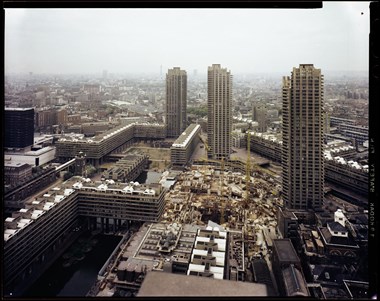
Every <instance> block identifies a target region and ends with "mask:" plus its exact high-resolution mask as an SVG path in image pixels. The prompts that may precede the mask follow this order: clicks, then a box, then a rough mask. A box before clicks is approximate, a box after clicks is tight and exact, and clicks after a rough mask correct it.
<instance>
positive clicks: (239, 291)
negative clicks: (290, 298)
mask: <svg viewBox="0 0 380 301" xmlns="http://www.w3.org/2000/svg"><path fill="white" fill-rule="evenodd" d="M270 295H272V294H271V292H269V291H268V287H267V285H265V284H259V283H251V282H250V283H247V282H240V281H230V280H218V279H212V278H205V277H199V276H191V275H189V276H186V275H179V274H171V273H164V272H155V271H151V272H148V273H147V275H146V277H145V279H144V281H143V283H142V285H141V288H140V290H139V293H138V295H137V296H138V297H154V296H178V297H191V296H198V297H199V296H208V297H211V296H224V297H227V296H229V297H235V296H254V297H258V296H265V297H266V296H270Z"/></svg>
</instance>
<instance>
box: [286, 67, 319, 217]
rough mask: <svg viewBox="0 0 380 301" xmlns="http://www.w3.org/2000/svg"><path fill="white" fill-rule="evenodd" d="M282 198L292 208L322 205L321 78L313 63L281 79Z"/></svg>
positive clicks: (294, 70) (295, 69) (294, 69)
mask: <svg viewBox="0 0 380 301" xmlns="http://www.w3.org/2000/svg"><path fill="white" fill-rule="evenodd" d="M282 95H283V110H282V116H283V131H282V136H283V137H282V142H283V144H282V167H283V185H282V186H283V199H284V203H285V206H286V207H288V208H293V209H308V208H318V207H321V206H322V204H323V189H324V160H323V147H324V140H323V139H324V135H323V130H324V124H323V75H322V74H321V70H320V69H316V68H314V66H313V65H312V64H301V65H300V66H299V68H293V72H292V75H291V77H289V76H286V77H284V78H283V87H282Z"/></svg>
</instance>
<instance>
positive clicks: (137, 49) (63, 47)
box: [5, 1, 369, 74]
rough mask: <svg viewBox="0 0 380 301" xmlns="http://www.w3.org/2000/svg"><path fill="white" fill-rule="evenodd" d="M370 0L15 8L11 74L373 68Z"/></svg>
mask: <svg viewBox="0 0 380 301" xmlns="http://www.w3.org/2000/svg"><path fill="white" fill-rule="evenodd" d="M368 36H369V2H362V1H360V2H324V3H323V8H322V9H145V8H144V9H5V72H6V74H9V73H28V72H33V73H54V74H65V73H66V74H68V73H94V72H96V73H99V72H101V70H103V69H106V70H108V71H109V72H113V73H159V72H160V68H161V66H162V70H164V71H165V70H167V69H168V68H171V67H173V66H180V67H181V68H184V69H187V70H195V69H196V70H198V72H199V73H206V68H207V66H208V65H210V64H212V63H222V64H223V65H225V66H228V68H229V69H230V70H231V71H232V72H233V73H234V74H238V73H273V72H275V73H282V74H285V73H287V72H288V70H290V69H291V68H292V67H293V66H296V65H298V64H300V63H313V64H315V65H316V66H318V67H319V68H321V69H322V70H324V72H325V73H328V72H330V71H333V72H335V71H355V72H356V71H364V72H366V71H367V70H368Z"/></svg>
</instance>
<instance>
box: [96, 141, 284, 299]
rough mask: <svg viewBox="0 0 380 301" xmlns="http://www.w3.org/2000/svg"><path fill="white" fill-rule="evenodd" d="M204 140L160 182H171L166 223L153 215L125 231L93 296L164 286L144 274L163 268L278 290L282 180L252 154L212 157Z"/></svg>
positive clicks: (260, 292) (263, 291)
mask: <svg viewBox="0 0 380 301" xmlns="http://www.w3.org/2000/svg"><path fill="white" fill-rule="evenodd" d="M201 141H202V142H203V143H204V144H203V145H201V146H205V147H199V146H198V147H199V148H201V151H198V152H195V153H198V155H197V154H195V157H194V156H193V157H192V163H193V164H192V165H191V166H190V167H185V168H184V170H182V171H181V172H169V171H166V172H164V173H163V175H162V178H161V180H160V184H161V185H163V186H168V183H169V187H167V188H169V189H168V191H167V193H166V195H165V209H164V212H163V214H162V216H161V218H160V221H159V223H156V224H151V223H146V224H144V225H143V226H142V227H141V228H140V229H138V230H136V231H135V232H130V233H129V234H128V235H127V236H126V237H125V239H124V241H123V243H122V245H121V246H120V248H119V250H118V252H116V253H115V254H113V256H111V257H110V259H109V261H108V264H106V265H105V266H104V268H103V269H102V270H101V271H100V272H99V275H98V281H97V283H96V284H95V286H94V288H93V289H92V291H91V292H90V293H89V295H90V296H103V297H104V296H128V295H138V296H154V295H157V294H160V293H158V292H157V290H155V292H153V291H151V290H150V289H149V288H148V284H146V285H145V287H144V282H145V280H144V279H145V277H148V278H149V279H150V278H152V279H150V280H149V281H147V282H149V283H150V282H152V283H154V282H155V281H156V280H154V278H155V277H162V276H154V275H156V273H155V272H157V271H159V272H167V273H169V274H170V273H175V274H184V275H188V276H190V278H189V280H186V281H190V280H191V279H194V277H191V276H203V277H202V278H204V277H206V278H212V279H220V280H233V281H234V282H235V283H236V281H238V282H242V284H243V283H244V282H249V283H250V284H251V285H256V286H257V287H255V290H256V294H254V293H253V292H252V289H253V288H254V287H253V286H250V287H249V288H248V291H247V290H245V289H244V288H242V289H241V291H240V293H239V295H251V296H252V295H255V296H271V295H276V294H277V285H276V281H275V279H274V276H273V273H272V272H270V271H271V269H272V268H271V259H270V256H271V253H272V247H273V240H275V239H278V238H281V234H280V233H279V232H278V229H277V220H276V213H277V205H281V198H280V196H279V195H280V189H281V187H280V185H279V183H278V182H277V181H276V179H275V177H274V176H273V174H272V173H271V172H267V171H266V170H265V168H262V167H260V166H259V165H258V164H257V162H252V163H251V160H250V158H251V156H246V157H247V158H249V159H246V161H243V160H242V159H240V160H238V159H235V160H231V161H230V160H229V161H226V162H225V161H224V160H208V159H207V158H205V157H203V153H204V151H205V150H207V148H208V146H207V143H206V142H205V141H204V139H202V138H201ZM248 154H249V149H248ZM199 156H200V157H201V158H197V157H199ZM152 272H153V274H152ZM167 273H165V274H167ZM152 275H153V276H152ZM165 277H166V276H165ZM168 277H170V276H168ZM205 280H206V279H205ZM209 280H210V279H207V280H206V281H209ZM173 281H174V280H173ZM194 281H196V280H194ZM224 282H225V284H223V285H228V284H229V283H230V282H229V281H224ZM216 284H217V283H216ZM216 284H215V285H216ZM178 285H180V284H178ZM197 285H198V284H197ZM210 285H214V284H211V283H210ZM140 290H141V292H140ZM211 291H212V289H211ZM231 292H232V291H231ZM208 293H210V292H208ZM208 293H207V292H203V294H206V295H207V294H208ZM210 294H211V293H210ZM213 294H215V292H213Z"/></svg>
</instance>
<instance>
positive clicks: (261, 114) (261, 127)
mask: <svg viewBox="0 0 380 301" xmlns="http://www.w3.org/2000/svg"><path fill="white" fill-rule="evenodd" d="M252 120H253V121H257V123H258V127H257V131H258V132H260V133H265V132H266V131H267V127H268V110H267V107H266V106H265V105H264V104H260V105H254V106H253V114H252Z"/></svg>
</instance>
